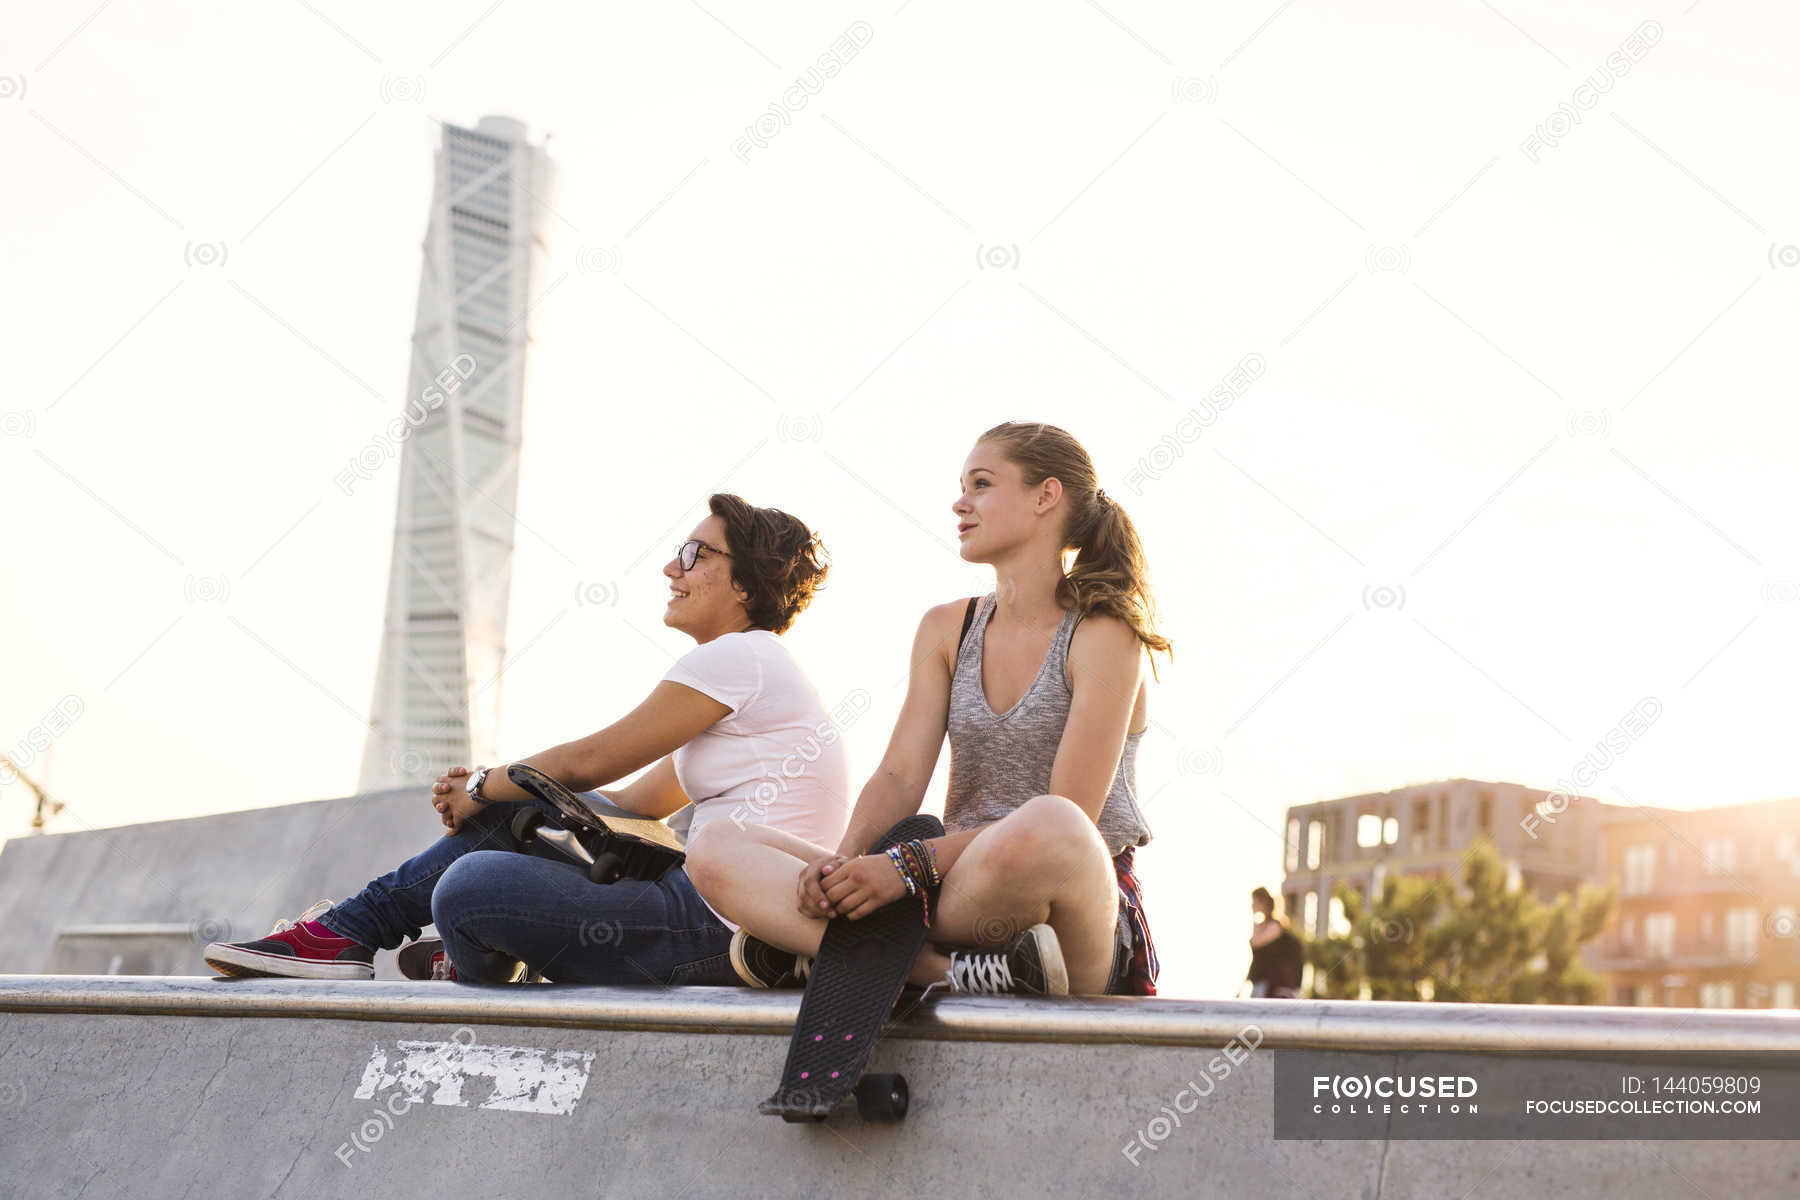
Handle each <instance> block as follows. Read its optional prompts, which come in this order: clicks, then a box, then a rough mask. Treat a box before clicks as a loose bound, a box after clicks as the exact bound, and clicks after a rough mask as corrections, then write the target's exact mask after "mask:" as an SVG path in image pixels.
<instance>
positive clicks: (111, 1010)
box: [0, 975, 1800, 1057]
mask: <svg viewBox="0 0 1800 1200" xmlns="http://www.w3.org/2000/svg"><path fill="white" fill-rule="evenodd" d="M799 1006H800V993H798V992H792V991H782V992H763V991H755V990H752V989H748V988H744V989H738V988H651V987H645V988H606V987H580V986H575V985H570V984H543V985H536V986H531V987H504V988H502V987H479V988H477V987H466V986H458V985H455V984H449V985H446V984H443V983H420V982H412V981H406V982H388V981H374V980H372V981H369V982H364V983H333V982H316V981H311V980H294V979H233V980H213V979H197V978H193V977H188V976H111V975H0V1012H60V1013H94V1014H113V1015H142V1016H199V1017H226V1018H243V1017H278V1018H292V1019H303V1018H330V1019H336V1020H351V1021H381V1022H393V1021H404V1022H421V1023H426V1024H476V1025H511V1026H545V1027H562V1028H578V1029H611V1030H639V1031H646V1030H647V1031H663V1032H680V1033H719V1034H786V1033H787V1032H788V1031H790V1030H791V1029H792V1028H793V1025H794V1016H795V1013H796V1012H797V1011H798V1009H799ZM1246 1025H1255V1026H1256V1027H1257V1028H1258V1029H1260V1030H1261V1031H1262V1044H1263V1045H1266V1046H1269V1047H1271V1048H1284V1047H1285V1048H1297V1047H1311V1048H1318V1049H1337V1050H1369V1051H1386V1050H1444V1051H1460V1052H1464V1053H1501V1054H1529V1055H1561V1054H1588V1055H1592V1054H1626V1055H1632V1056H1638V1057H1644V1056H1655V1055H1658V1054H1670V1053H1674V1052H1678V1051H1680V1052H1692V1051H1706V1052H1711V1053H1731V1052H1753V1053H1762V1054H1775V1055H1780V1054H1800V1011H1788V1010H1770V1011H1766V1012H1752V1011H1745V1010H1711V1009H1666V1008H1662V1009H1641V1008H1598V1007H1594V1008H1575V1007H1558V1006H1552V1005H1503V1004H1443V1005H1436V1004H1403V1003H1392V1002H1358V1001H1349V1000H1176V999H1163V998H1160V997H1159V998H1156V999H1138V998H1133V997H1121V996H1096V997H1081V998H1074V997H1068V998H1047V997H1037V998H1031V997H982V996H944V995H935V994H934V995H933V996H931V997H929V998H927V999H926V1000H924V1001H923V1002H922V1003H919V1004H917V1005H915V1006H914V1007H913V1008H912V1009H910V1010H909V1011H906V1012H905V1013H903V1015H902V1017H901V1018H899V1019H897V1020H896V1021H895V1022H894V1023H893V1025H892V1026H891V1027H890V1028H889V1030H888V1034H887V1036H889V1037H898V1038H910V1039H924V1040H932V1041H983V1042H1041V1043H1051V1044H1072V1045H1094V1044H1131V1045H1156V1046H1211V1047H1218V1046H1220V1045H1223V1044H1224V1043H1225V1042H1227V1041H1229V1040H1230V1039H1231V1038H1233V1037H1236V1036H1237V1034H1238V1033H1239V1032H1240V1031H1241V1030H1242V1029H1243V1028H1244V1027H1245V1026H1246Z"/></svg>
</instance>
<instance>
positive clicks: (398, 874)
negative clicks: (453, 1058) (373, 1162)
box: [320, 792, 742, 985]
mask: <svg viewBox="0 0 1800 1200" xmlns="http://www.w3.org/2000/svg"><path fill="white" fill-rule="evenodd" d="M587 794H588V795H589V796H590V797H593V798H595V799H599V798H601V797H600V796H599V794H598V793H596V792H589V793H587ZM526 807H528V806H527V805H524V804H522V803H513V802H508V801H496V802H494V803H493V804H490V805H488V806H487V807H486V808H484V809H482V810H481V811H480V812H479V813H477V814H475V816H473V817H471V818H470V819H469V820H467V821H465V822H463V826H462V828H461V829H460V830H458V831H457V832H456V833H455V834H452V835H450V836H448V837H439V838H437V839H436V840H435V841H434V842H433V843H432V844H431V845H430V846H429V847H427V848H426V849H425V850H424V851H422V852H421V853H419V854H416V855H414V856H413V857H412V858H409V859H407V860H406V861H405V862H403V863H401V864H400V865H399V866H398V867H396V868H395V869H394V870H392V871H390V872H388V873H387V874H386V875H383V876H382V877H381V878H380V879H376V880H372V881H370V883H369V884H368V886H366V887H364V888H363V890H362V891H361V892H359V893H357V894H356V895H355V896H353V897H351V898H350V899H348V900H346V901H344V902H343V903H342V904H339V905H337V906H336V907H335V908H333V909H332V910H331V911H330V912H327V913H326V914H324V916H322V917H321V918H320V921H321V923H323V924H324V925H325V926H326V928H328V929H331V930H333V931H334V932H336V933H339V934H341V935H343V936H344V937H347V938H351V939H353V940H355V941H357V942H360V943H361V944H363V945H365V946H368V947H370V948H371V949H381V950H392V949H395V948H397V947H398V946H399V945H400V944H401V943H402V942H403V941H405V940H406V939H407V938H416V937H418V936H419V933H420V931H421V929H422V928H423V927H424V926H425V925H426V924H428V923H435V924H436V925H437V931H438V936H439V937H441V938H443V939H444V951H445V953H446V954H448V955H449V957H450V962H451V963H452V964H453V965H454V966H455V967H456V976H457V979H458V981H459V982H468V983H480V982H487V980H485V979H484V975H485V974H486V973H487V972H489V971H491V970H492V969H493V968H492V967H491V966H490V965H489V964H490V963H492V962H493V961H494V958H493V956H504V957H506V958H511V959H519V960H522V961H523V962H524V963H525V964H526V965H527V966H529V967H530V968H531V969H532V970H534V971H537V972H539V973H541V974H542V975H543V976H544V978H545V979H548V980H553V981H555V982H558V983H598V984H653V985H670V984H721V985H739V984H741V982H742V981H741V980H739V979H738V977H737V973H736V972H735V971H733V970H732V969H731V960H730V953H729V952H730V948H731V930H730V928H728V927H727V926H726V925H725V923H724V922H723V921H721V920H719V918H718V917H716V916H714V915H713V911H712V909H710V908H708V907H707V906H706V902H705V901H704V900H702V899H701V898H700V893H699V892H698V891H696V890H695V889H694V885H693V884H692V883H691V882H689V880H688V877H687V872H686V871H685V870H682V869H681V868H679V867H677V868H676V869H674V870H672V871H670V872H669V873H668V874H667V875H665V876H663V878H662V879H661V881H659V882H657V883H648V882H646V881H644V880H641V879H621V880H619V881H618V882H617V883H610V884H597V883H593V882H591V881H590V880H589V879H588V877H587V869H586V868H585V867H582V866H580V865H579V864H577V863H574V862H571V861H569V860H568V859H567V858H564V857H563V855H562V853H561V852H560V851H558V850H556V849H555V848H554V847H551V846H546V845H544V844H543V843H542V842H534V843H532V844H531V845H530V846H529V847H526V848H525V852H524V853H522V854H521V853H519V843H518V841H517V840H516V839H515V838H514V837H513V835H512V828H511V822H512V819H513V817H514V815H516V814H517V813H518V812H519V811H520V810H521V809H523V808H526Z"/></svg>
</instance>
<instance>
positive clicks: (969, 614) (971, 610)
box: [956, 596, 981, 656]
mask: <svg viewBox="0 0 1800 1200" xmlns="http://www.w3.org/2000/svg"><path fill="white" fill-rule="evenodd" d="M980 602H981V597H979V596H970V597H969V607H968V608H966V609H964V610H963V627H962V632H961V633H960V634H958V635H957V638H956V653H957V654H958V655H959V656H960V655H961V654H962V645H963V642H964V641H965V640H967V638H968V636H969V626H970V624H972V623H973V622H974V620H975V606H976V605H977V604H979V603H980Z"/></svg>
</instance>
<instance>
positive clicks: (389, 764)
mask: <svg viewBox="0 0 1800 1200" xmlns="http://www.w3.org/2000/svg"><path fill="white" fill-rule="evenodd" d="M436 175H437V178H436V184H435V186H434V187H433V189H432V198H431V215H430V221H429V224H428V227H427V230H426V235H425V245H424V263H423V266H422V268H421V270H420V276H419V308H418V316H417V319H416V322H415V325H414V330H413V339H412V362H411V366H410V369H409V371H408V379H407V390H406V403H405V407H404V409H403V410H402V414H401V415H402V418H403V420H402V422H401V423H400V429H401V433H400V456H401V462H400V494H399V501H398V504H397V506H396V509H395V515H394V550H393V558H392V561H391V565H390V567H389V574H388V598H387V609H386V617H385V621H384V623H383V626H382V637H381V650H380V655H379V658H378V660H377V664H376V671H375V692H374V700H373V703H372V705H371V708H370V722H369V725H370V728H369V734H368V738H367V741H366V743H365V745H364V751H363V761H362V770H361V774H360V782H359V789H360V790H361V791H364V792H368V791H375V790H379V789H383V788H391V787H397V786H400V785H403V784H407V783H421V782H426V781H429V780H431V779H434V778H436V776H437V775H438V774H440V773H441V772H442V771H443V770H444V769H445V768H446V767H449V766H452V765H454V764H456V763H469V762H482V761H486V760H488V759H491V758H493V757H494V756H495V745H494V741H495V729H496V725H497V723H498V719H499V711H500V668H501V665H502V663H503V662H504V660H505V651H506V615H507V596H508V592H509V591H510V586H511V582H512V552H513V532H514V523H515V521H514V517H513V508H514V498H515V496H516V495H517V492H518V476H519V434H520V423H521V417H522V413H523V408H524V399H525V384H526V369H525V368H526V361H525V360H526V348H527V346H528V345H529V344H530V320H529V314H530V311H531V305H532V302H533V298H534V295H535V289H537V288H541V287H542V286H543V284H542V277H543V273H544V272H543V262H544V258H545V254H546V251H547V247H546V242H545V229H546V226H547V214H548V210H549V206H550V204H551V201H552V197H553V189H554V185H555V180H554V168H553V166H552V164H551V162H550V160H549V157H548V155H547V154H546V153H545V150H544V147H543V146H542V145H535V146H534V145H532V144H530V143H529V142H528V141H527V140H526V130H525V126H524V125H523V124H522V123H521V122H519V121H516V120H513V119H511V118H508V117H493V116H489V117H483V118H482V119H481V121H480V123H479V124H478V125H477V126H476V127H475V128H474V129H464V128H462V127H460V126H456V125H445V126H444V137H443V144H442V146H441V147H440V148H439V150H438V153H437V156H436Z"/></svg>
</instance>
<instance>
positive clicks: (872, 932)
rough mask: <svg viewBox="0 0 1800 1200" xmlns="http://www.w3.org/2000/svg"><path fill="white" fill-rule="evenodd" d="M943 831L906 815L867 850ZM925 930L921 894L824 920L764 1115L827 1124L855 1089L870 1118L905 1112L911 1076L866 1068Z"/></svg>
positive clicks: (928, 819) (931, 819) (890, 1118)
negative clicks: (865, 1071)
mask: <svg viewBox="0 0 1800 1200" xmlns="http://www.w3.org/2000/svg"><path fill="white" fill-rule="evenodd" d="M943 836H944V826H943V824H942V823H941V822H940V821H939V820H938V819H937V818H936V817H930V816H918V817H908V818H906V819H905V820H904V821H901V822H900V823H899V824H898V825H896V826H894V827H893V828H892V829H890V830H888V831H887V833H885V834H884V835H882V837H881V840H880V841H878V842H877V843H876V844H875V845H874V846H873V847H871V848H870V850H869V853H871V854H880V853H882V852H883V851H885V850H886V849H887V848H888V847H889V846H895V845H898V844H899V843H901V842H909V841H912V840H914V839H915V838H936V837H943ZM933 899H935V897H933ZM925 934H926V929H925V910H924V902H923V900H921V898H919V897H917V896H902V897H901V898H900V899H898V900H896V901H894V902H893V903H892V904H889V905H887V906H886V907H884V908H881V909H879V910H877V911H876V912H873V913H870V914H869V915H868V916H866V917H863V918H862V919H861V920H858V921H852V920H850V919H849V918H848V917H833V918H832V919H831V920H830V921H829V922H827V923H826V926H825V937H824V940H822V941H821V942H820V943H819V953H818V956H817V957H816V958H814V959H813V964H812V970H811V972H809V974H808V976H807V980H806V994H805V995H804V996H802V997H801V1000H800V1015H799V1018H798V1019H797V1020H796V1021H795V1022H794V1040H793V1041H792V1042H790V1043H789V1044H788V1056H787V1065H786V1066H785V1067H784V1068H783V1069H782V1073H781V1086H780V1087H778V1088H777V1089H776V1090H775V1094H774V1095H773V1096H770V1097H769V1098H768V1099H767V1100H764V1101H763V1102H762V1103H761V1104H760V1105H758V1106H757V1111H758V1112H760V1113H763V1114H764V1115H766V1116H771V1117H775V1116H778V1117H781V1118H782V1119H783V1120H787V1121H823V1120H824V1119H825V1118H826V1117H827V1116H829V1115H830V1114H831V1110H832V1109H833V1108H835V1107H837V1105H838V1104H839V1103H840V1102H841V1101H842V1100H843V1099H844V1098H845V1097H846V1096H849V1095H850V1094H852V1093H855V1095H856V1109H857V1112H859V1113H860V1114H861V1115H862V1118H863V1120H865V1121H899V1120H901V1119H903V1118H904V1117H905V1116H906V1108H907V1102H908V1090H907V1086H906V1077H905V1076H903V1075H881V1074H869V1075H865V1074H863V1068H864V1067H865V1066H867V1065H868V1061H869V1052H870V1051H871V1050H873V1049H874V1047H875V1039H876V1038H878V1037H879V1036H880V1035H881V1026H882V1023H883V1022H884V1021H885V1020H886V1019H887V1016H888V1014H889V1013H890V1012H891V1011H893V1007H894V1001H895V1000H897V999H898V998H899V996H900V990H901V988H902V987H904V986H905V984H906V976H907V973H908V972H909V971H911V970H912V964H913V959H914V958H916V957H918V953H919V948H920V947H921V946H923V945H924V944H925Z"/></svg>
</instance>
